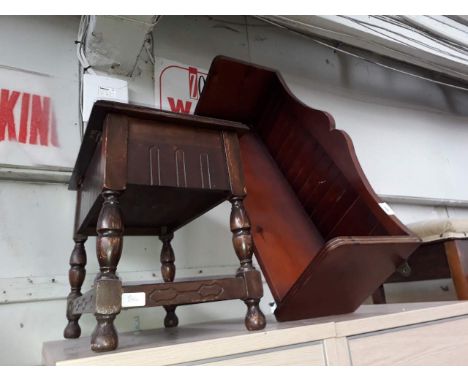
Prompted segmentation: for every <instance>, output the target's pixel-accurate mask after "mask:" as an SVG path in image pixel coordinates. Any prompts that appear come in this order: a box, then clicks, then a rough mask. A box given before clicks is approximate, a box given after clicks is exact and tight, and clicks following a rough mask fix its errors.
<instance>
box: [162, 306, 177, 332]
mask: <svg viewBox="0 0 468 382" xmlns="http://www.w3.org/2000/svg"><path fill="white" fill-rule="evenodd" d="M164 309H166V317H165V318H164V326H165V327H166V328H175V327H176V326H177V325H179V318H178V317H177V315H176V314H175V310H176V306H172V305H170V306H165V307H164Z"/></svg>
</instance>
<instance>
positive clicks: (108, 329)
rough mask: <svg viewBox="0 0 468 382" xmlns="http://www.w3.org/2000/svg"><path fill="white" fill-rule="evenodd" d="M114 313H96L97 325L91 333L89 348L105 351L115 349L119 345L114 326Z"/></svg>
mask: <svg viewBox="0 0 468 382" xmlns="http://www.w3.org/2000/svg"><path fill="white" fill-rule="evenodd" d="M114 319H115V314H110V315H96V320H97V325H96V328H95V329H94V332H93V334H92V335H91V350H93V351H95V352H105V351H110V350H115V349H116V348H117V346H118V345H119V337H118V335H117V330H115V326H114Z"/></svg>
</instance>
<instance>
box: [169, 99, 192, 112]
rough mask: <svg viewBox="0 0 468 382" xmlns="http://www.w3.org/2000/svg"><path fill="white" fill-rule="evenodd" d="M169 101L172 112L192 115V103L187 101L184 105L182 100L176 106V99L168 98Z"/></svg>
mask: <svg viewBox="0 0 468 382" xmlns="http://www.w3.org/2000/svg"><path fill="white" fill-rule="evenodd" d="M167 100H168V101H169V106H170V107H171V111H173V112H176V113H185V114H188V113H190V109H191V108H192V102H190V101H185V104H184V102H183V101H182V100H181V99H178V100H177V104H176V103H175V102H174V98H172V97H167Z"/></svg>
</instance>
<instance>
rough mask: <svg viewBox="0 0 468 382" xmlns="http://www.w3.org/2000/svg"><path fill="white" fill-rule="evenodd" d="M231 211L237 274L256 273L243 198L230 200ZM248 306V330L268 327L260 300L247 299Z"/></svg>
mask: <svg viewBox="0 0 468 382" xmlns="http://www.w3.org/2000/svg"><path fill="white" fill-rule="evenodd" d="M230 202H231V204H232V209H231V232H232V235H233V236H232V243H233V245H234V250H235V251H236V255H237V257H238V258H239V261H240V267H239V269H238V270H237V274H238V275H240V274H242V273H243V272H251V271H254V270H255V268H254V266H253V265H252V255H253V240H252V235H251V233H250V221H249V217H248V216H247V212H246V211H245V208H244V203H243V197H241V196H234V197H232V198H231V200H230ZM244 302H245V304H246V305H247V314H246V316H245V326H246V328H247V329H248V330H260V329H263V328H264V327H265V325H266V320H265V316H264V314H263V312H262V311H261V310H260V306H259V302H260V299H247V300H245V301H244Z"/></svg>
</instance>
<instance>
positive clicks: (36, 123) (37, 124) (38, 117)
mask: <svg viewBox="0 0 468 382" xmlns="http://www.w3.org/2000/svg"><path fill="white" fill-rule="evenodd" d="M42 98H43V100H44V101H43V102H41V96H38V95H33V98H32V113H31V129H30V132H29V143H30V144H32V145H37V144H38V143H37V136H38V135H39V141H40V144H41V145H42V146H47V145H48V138H49V114H50V98H49V97H42Z"/></svg>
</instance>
